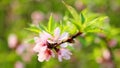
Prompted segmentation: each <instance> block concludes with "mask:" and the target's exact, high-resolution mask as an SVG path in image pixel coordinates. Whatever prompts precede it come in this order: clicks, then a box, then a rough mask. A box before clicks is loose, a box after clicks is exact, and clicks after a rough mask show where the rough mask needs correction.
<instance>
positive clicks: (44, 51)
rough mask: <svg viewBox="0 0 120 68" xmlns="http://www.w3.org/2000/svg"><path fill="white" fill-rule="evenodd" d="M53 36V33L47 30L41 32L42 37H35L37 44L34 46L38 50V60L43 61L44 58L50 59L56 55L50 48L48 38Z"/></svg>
mask: <svg viewBox="0 0 120 68" xmlns="http://www.w3.org/2000/svg"><path fill="white" fill-rule="evenodd" d="M49 38H51V35H50V34H48V33H47V32H43V33H41V34H40V37H35V42H36V45H35V47H34V48H33V50H34V51H35V52H38V60H39V61H40V62H43V61H44V60H46V61H48V60H49V59H50V58H51V56H52V57H54V53H53V51H52V50H51V49H49V48H48V42H47V40H48V39H49Z"/></svg>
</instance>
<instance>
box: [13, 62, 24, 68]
mask: <svg viewBox="0 0 120 68" xmlns="http://www.w3.org/2000/svg"><path fill="white" fill-rule="evenodd" d="M14 68H24V65H23V63H22V62H20V61H17V62H16V63H15V65H14Z"/></svg>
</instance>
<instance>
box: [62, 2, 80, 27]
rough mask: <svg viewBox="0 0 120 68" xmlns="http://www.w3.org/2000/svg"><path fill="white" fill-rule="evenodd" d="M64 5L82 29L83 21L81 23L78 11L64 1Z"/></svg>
mask: <svg viewBox="0 0 120 68" xmlns="http://www.w3.org/2000/svg"><path fill="white" fill-rule="evenodd" d="M63 4H64V5H65V6H66V7H67V9H68V10H69V12H70V13H71V15H72V16H73V18H74V19H75V23H78V24H79V27H81V21H80V17H79V14H78V13H77V11H76V10H75V9H74V8H73V7H71V6H70V5H68V4H66V3H65V2H64V1H63ZM78 24H77V25H78Z"/></svg>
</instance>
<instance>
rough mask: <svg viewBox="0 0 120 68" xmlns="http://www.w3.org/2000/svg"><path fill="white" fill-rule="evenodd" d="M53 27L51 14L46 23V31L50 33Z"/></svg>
mask: <svg viewBox="0 0 120 68" xmlns="http://www.w3.org/2000/svg"><path fill="white" fill-rule="evenodd" d="M53 25H54V19H53V17H52V14H51V16H50V18H49V22H48V31H50V32H51V31H52V26H53Z"/></svg>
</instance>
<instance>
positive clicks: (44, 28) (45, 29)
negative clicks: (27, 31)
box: [38, 24, 48, 31]
mask: <svg viewBox="0 0 120 68" xmlns="http://www.w3.org/2000/svg"><path fill="white" fill-rule="evenodd" d="M38 28H39V29H40V30H41V31H48V30H47V27H46V26H44V25H42V24H39V27H38Z"/></svg>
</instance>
